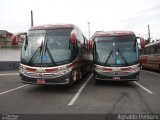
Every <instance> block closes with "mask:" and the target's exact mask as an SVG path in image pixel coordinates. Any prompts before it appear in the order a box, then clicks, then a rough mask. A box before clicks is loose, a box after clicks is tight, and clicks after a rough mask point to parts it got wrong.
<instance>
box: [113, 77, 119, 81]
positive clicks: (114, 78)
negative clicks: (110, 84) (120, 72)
mask: <svg viewBox="0 0 160 120" xmlns="http://www.w3.org/2000/svg"><path fill="white" fill-rule="evenodd" d="M120 79H121V78H120V77H113V80H120Z"/></svg>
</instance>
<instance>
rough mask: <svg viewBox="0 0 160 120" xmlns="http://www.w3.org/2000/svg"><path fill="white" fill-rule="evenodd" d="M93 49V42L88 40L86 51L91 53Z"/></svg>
mask: <svg viewBox="0 0 160 120" xmlns="http://www.w3.org/2000/svg"><path fill="white" fill-rule="evenodd" d="M92 49H93V42H92V40H91V39H90V40H89V41H87V50H88V51H89V52H90V53H91V52H92Z"/></svg>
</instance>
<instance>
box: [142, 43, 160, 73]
mask: <svg viewBox="0 0 160 120" xmlns="http://www.w3.org/2000/svg"><path fill="white" fill-rule="evenodd" d="M140 54H141V55H140V63H141V68H142V69H145V68H147V69H152V70H157V71H159V72H160V41H156V42H154V43H150V44H147V45H146V46H145V48H144V49H141V50H140Z"/></svg>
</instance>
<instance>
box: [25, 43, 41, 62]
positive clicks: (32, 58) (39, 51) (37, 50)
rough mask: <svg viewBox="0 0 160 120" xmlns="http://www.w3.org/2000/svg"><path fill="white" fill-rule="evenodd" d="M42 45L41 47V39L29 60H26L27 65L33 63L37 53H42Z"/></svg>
mask: <svg viewBox="0 0 160 120" xmlns="http://www.w3.org/2000/svg"><path fill="white" fill-rule="evenodd" d="M42 47H43V41H42V43H41V45H40V46H39V47H38V48H37V49H36V51H35V52H34V54H33V55H32V57H31V58H30V60H29V62H28V64H29V65H31V64H32V63H33V61H34V60H35V58H36V57H37V55H38V53H40V54H41V53H42Z"/></svg>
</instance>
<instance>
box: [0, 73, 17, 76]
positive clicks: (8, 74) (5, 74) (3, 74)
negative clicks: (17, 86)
mask: <svg viewBox="0 0 160 120" xmlns="http://www.w3.org/2000/svg"><path fill="white" fill-rule="evenodd" d="M18 74H19V73H2V74H1V73H0V76H12V75H18Z"/></svg>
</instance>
